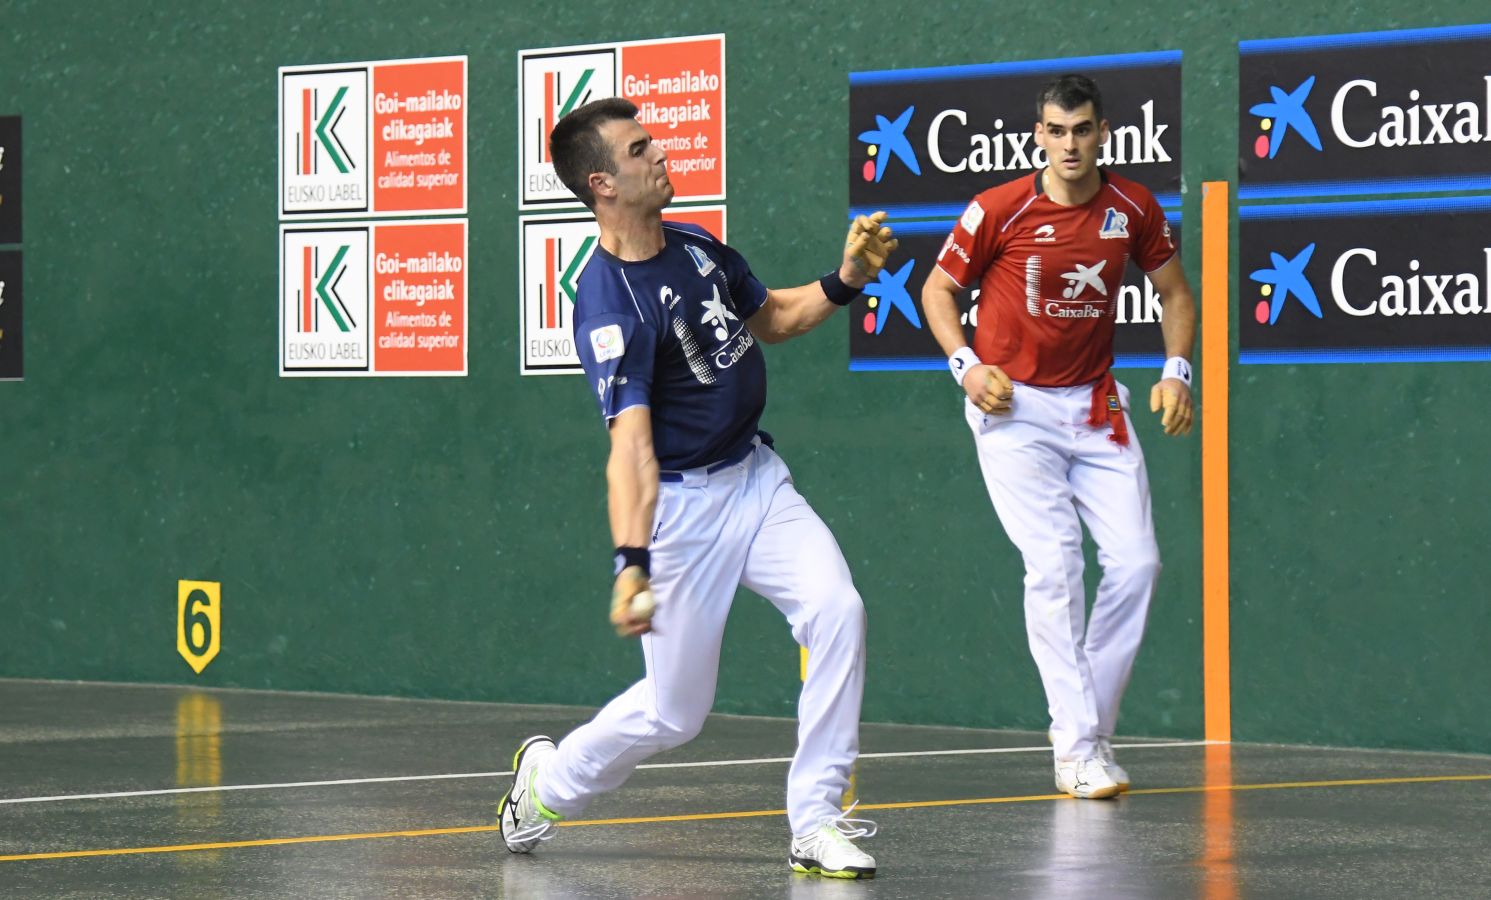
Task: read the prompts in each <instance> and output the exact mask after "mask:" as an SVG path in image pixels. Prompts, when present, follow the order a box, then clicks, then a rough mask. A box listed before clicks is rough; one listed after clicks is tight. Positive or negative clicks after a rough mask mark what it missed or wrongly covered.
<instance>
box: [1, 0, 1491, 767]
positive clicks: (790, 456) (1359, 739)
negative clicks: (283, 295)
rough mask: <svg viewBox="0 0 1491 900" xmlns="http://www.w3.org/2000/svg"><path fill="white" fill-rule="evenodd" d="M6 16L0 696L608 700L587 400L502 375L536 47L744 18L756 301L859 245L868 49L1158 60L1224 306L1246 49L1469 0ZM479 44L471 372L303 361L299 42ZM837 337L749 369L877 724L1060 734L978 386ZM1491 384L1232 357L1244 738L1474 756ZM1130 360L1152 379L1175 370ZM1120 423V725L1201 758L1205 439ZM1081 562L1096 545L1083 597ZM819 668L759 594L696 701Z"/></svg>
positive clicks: (742, 214)
mask: <svg viewBox="0 0 1491 900" xmlns="http://www.w3.org/2000/svg"><path fill="white" fill-rule="evenodd" d="M4 18H5V28H4V33H3V34H0V115H9V114H19V115H21V116H23V117H24V128H25V163H24V165H25V175H24V177H25V185H26V188H25V197H26V199H25V234H24V241H23V243H22V244H21V245H20V249H21V250H22V252H23V254H24V260H25V303H26V335H25V340H26V348H25V350H26V378H25V380H24V381H23V382H19V383H0V479H3V484H4V489H3V490H0V523H3V529H0V623H3V625H0V676H10V677H29V678H55V679H97V680H105V681H145V682H167V683H181V684H200V685H211V686H241V687H251V688H276V689H285V690H318V691H336V692H350V693H370V694H396V695H409V696H426V697H449V698H463V699H481V700H494V701H511V702H533V703H540V702H542V703H576V704H600V703H602V702H604V701H605V700H607V699H608V698H609V697H611V696H612V695H614V694H615V693H617V692H618V691H619V690H621V689H622V688H624V687H625V686H626V685H627V684H629V683H630V682H631V681H632V680H634V679H635V678H636V677H637V676H638V675H639V673H640V671H641V657H640V654H639V653H638V651H637V649H636V647H635V645H633V644H629V643H623V642H621V641H618V640H617V639H615V638H614V637H613V636H612V634H611V631H610V628H609V626H608V624H607V622H606V618H605V615H606V610H607V603H608V590H609V582H610V552H609V550H610V548H609V544H610V539H609V535H608V530H607V527H606V518H605V507H604V497H605V486H604V475H603V467H604V460H605V453H606V441H605V433H604V430H603V428H602V427H601V426H600V425H599V424H598V421H597V417H596V415H595V412H594V404H593V401H592V400H591V398H590V393H589V391H588V389H587V388H586V386H585V384H583V383H582V381H581V380H580V379H577V378H573V377H552V378H523V377H520V376H519V374H518V368H519V365H518V360H519V346H518V335H517V327H518V312H517V305H516V304H517V300H516V293H517V284H518V274H517V249H518V248H517V244H516V239H517V200H516V197H515V188H516V181H517V176H516V166H517V160H516V149H517V148H516V144H517V140H516V135H515V123H516V120H517V110H516V83H515V80H516V69H517V65H516V54H517V52H518V51H519V50H520V49H524V48H531V47H546V46H558V45H570V44H583V43H592V42H601V41H615V40H637V39H647V38H656V37H665V36H674V35H689V34H705V33H715V32H724V33H725V34H726V36H727V44H726V47H727V60H728V62H727V72H728V88H727V90H728V110H729V111H728V121H729V140H728V143H729V170H728V171H729V181H728V186H727V191H728V197H729V201H728V208H729V234H730V240H731V243H732V244H733V245H735V246H736V247H738V248H739V249H741V250H742V251H743V252H744V253H745V254H746V255H747V257H748V258H749V259H750V260H751V261H752V264H753V267H754V268H755V270H756V272H757V273H758V274H759V275H761V276H762V277H763V279H764V280H765V281H767V282H768V283H769V284H772V285H786V284H796V283H802V282H805V281H807V280H809V279H811V278H814V277H816V276H817V275H819V274H821V272H822V271H824V270H826V269H827V268H828V267H829V266H831V265H833V264H834V261H835V260H836V258H837V254H838V252H839V247H840V244H841V240H842V228H843V221H844V210H845V208H846V205H847V201H846V190H847V184H846V183H847V179H846V177H845V175H846V172H847V169H848V165H849V162H848V159H847V140H846V129H847V125H846V120H847V92H848V79H847V76H848V73H849V72H850V71H858V70H868V69H885V68H903V67H912V66H935V65H953V64H963V63H976V62H987V61H999V60H1015V59H1040V58H1049V57H1056V56H1079V55H1095V54H1109V53H1123V52H1136V51H1148V50H1170V49H1179V50H1181V51H1183V53H1184V76H1183V78H1184V109H1185V114H1186V124H1185V130H1184V177H1185V187H1186V191H1185V194H1184V218H1183V222H1184V228H1183V232H1184V235H1185V238H1186V239H1185V242H1184V246H1185V248H1186V250H1185V263H1186V266H1187V269H1188V271H1189V272H1190V274H1191V277H1192V282H1193V284H1196V285H1197V286H1198V288H1199V275H1200V260H1199V256H1198V253H1199V248H1200V245H1201V241H1200V240H1199V230H1198V229H1199V221H1200V199H1199V198H1200V185H1201V183H1202V182H1203V181H1207V180H1232V181H1235V173H1236V152H1237V151H1236V148H1237V140H1236V128H1237V118H1236V117H1237V113H1236V107H1237V102H1238V98H1237V48H1236V42H1237V40H1239V39H1248V38H1262V37H1280V36H1290V35H1299V34H1321V33H1332V32H1343V31H1365V30H1379V29H1387V28H1399V27H1421V26H1429V25H1443V24H1463V23H1473V22H1476V21H1478V20H1480V19H1484V18H1485V9H1484V7H1483V5H1482V4H1481V3H1479V2H1471V0H1442V2H1440V3H1437V4H1435V5H1434V9H1433V10H1432V12H1431V11H1429V10H1428V9H1427V8H1424V7H1410V6H1408V5H1405V4H1401V3H1393V2H1386V0H1365V2H1362V3H1359V4H1355V5H1351V6H1341V5H1339V4H1325V3H1318V2H1306V3H1297V4H1286V5H1283V6H1280V5H1277V4H1264V3H1242V4H1224V5H1213V6H1204V5H1203V6H1184V5H1179V6H1177V5H1175V4H1169V3H1152V2H1143V3H1125V4H1121V5H1114V6H1109V5H1106V4H1073V3H1062V2H1056V3H1040V4H1036V3H1018V2H1017V3H1001V4H992V3H933V4H923V5H916V6H909V7H908V6H894V5H892V6H884V5H881V6H876V7H866V8H857V7H852V6H844V5H831V6H830V5H814V4H802V3H789V2H779V0H769V2H760V3H754V4H731V3H720V2H714V0H706V2H699V3H692V4H683V3H669V2H657V0H638V2H636V3H633V4H630V5H628V6H625V7H605V8H598V7H595V6H592V5H591V4H586V3H575V2H569V0H556V2H550V3H546V4H542V5H541V6H540V7H535V6H533V5H531V4H518V3H511V2H507V0H502V2H498V3H488V4H477V3H458V2H449V0H428V2H425V3H421V4H408V3H395V2H388V0H371V2H358V3H350V2H330V3H320V4H312V5H306V4H292V3H284V2H264V3H257V4H241V3H221V2H214V3H181V2H176V0H164V2H160V3H155V4H139V3H123V4H92V3H89V4H85V3H79V2H72V0H61V2H56V0H54V2H33V0H11V2H10V3H9V4H7V11H6V14H5V17H4ZM456 54H466V55H469V57H470V62H469V111H468V116H469V127H470V144H469V147H470V164H469V177H470V191H469V205H470V215H469V219H470V262H469V279H470V280H469V287H470V301H469V304H470V305H469V310H470V326H469V339H470V356H469V366H470V373H469V375H468V376H467V377H464V378H420V379H393V378H379V379H336V378H329V379H284V378H280V377H278V375H277V365H276V360H277V350H276V347H277V324H276V323H277V318H276V317H277V313H276V303H277V277H278V255H277V254H278V250H277V220H276V199H275V197H276V140H277V119H276V68H277V67H278V66H281V65H298V64H310V63H327V62H338V61H356V60H376V59H397V58H412V57H422V56H445V55H456ZM1234 225H1235V217H1234ZM1234 231H1235V229H1234ZM1234 250H1235V238H1234ZM1234 258H1235V254H1234ZM1235 281H1236V277H1235V275H1234V285H1235ZM1220 314H1228V315H1234V316H1235V314H1234V313H1230V312H1224V311H1223V310H1221V309H1209V310H1207V311H1206V315H1220ZM846 330H847V329H846V325H845V323H844V321H843V320H842V319H838V320H835V321H832V322H830V323H829V324H828V325H826V326H825V327H823V328H821V329H819V330H818V331H817V332H815V333H813V334H811V335H809V336H807V337H804V338H802V339H800V340H797V341H794V342H791V343H788V344H785V345H782V346H777V347H771V348H768V349H767V351H766V352H767V356H768V361H769V367H770V371H771V385H772V387H771V401H770V405H769V407H768V412H767V416H766V418H765V420H764V422H763V424H764V426H765V427H766V428H768V429H769V430H771V431H772V432H773V434H774V435H775V436H776V438H777V441H778V447H779V449H780V451H781V452H782V454H783V456H784V457H785V458H786V459H787V461H788V462H789V464H790V465H791V466H792V468H793V471H794V474H795V476H796V480H797V483H798V486H799V488H800V489H801V490H802V492H803V493H804V494H805V495H806V496H807V497H808V498H809V500H810V501H812V503H813V504H814V505H815V507H816V508H817V510H818V511H819V513H820V514H821V515H822V516H823V518H824V519H825V520H827V522H828V523H829V524H830V526H831V527H832V528H833V530H834V532H835V534H836V535H837V536H838V539H839V541H840V543H841V545H842V546H843V549H844V552H845V554H846V556H847V558H848V560H849V563H850V566H851V569H852V571H853V573H854V576H855V580H856V583H857V584H858V586H859V588H860V590H861V592H862V594H863V595H864V598H865V603H866V606H867V608H868V611H869V616H870V647H869V653H870V656H869V660H870V663H869V683H868V689H867V695H866V702H865V717H866V719H868V720H874V721H891V722H921V723H951V724H957V725H968V726H981V727H1012V728H1028V729H1037V730H1040V729H1044V728H1045V726H1046V722H1047V720H1046V716H1045V709H1044V706H1045V704H1044V699H1043V695H1042V692H1041V689H1040V684H1039V680H1038V678H1037V675H1036V671H1035V668H1034V665H1033V663H1032V662H1031V660H1030V657H1029V653H1028V651H1027V649H1026V642H1025V632H1024V626H1023V621H1022V613H1021V575H1022V573H1021V567H1020V565H1019V561H1018V559H1017V556H1016V554H1015V552H1014V550H1013V548H1012V547H1011V546H1010V544H1009V542H1008V541H1007V540H1006V539H1005V537H1004V535H1003V533H1002V531H1001V530H1000V528H999V525H998V522H997V521H996V519H995V517H994V514H993V512H992V510H991V508H990V506H989V503H988V500H987V498H986V496H985V494H984V491H983V488H982V485H981V482H980V480H979V478H978V475H977V471H976V464H975V458H974V453H973V447H972V443H971V441H970V440H969V437H968V434H967V431H966V428H965V426H964V425H963V424H962V422H961V416H960V413H959V395H958V393H957V392H956V389H955V387H954V386H953V385H952V383H951V381H950V380H949V379H947V378H946V376H944V375H940V374H937V373H903V374H897V373H856V374H851V373H849V372H848V371H847V352H848V351H847V335H846ZM1159 347H1160V338H1159V334H1158V329H1156V333H1155V348H1156V350H1158V349H1159ZM1235 352H1236V346H1235V341H1234V345H1233V348H1232V353H1233V358H1234V360H1235ZM1487 371H1488V370H1487V369H1486V368H1485V367H1484V365H1477V364H1445V365H1416V364H1415V365H1407V364H1405V365H1382V366H1371V365H1317V366H1300V367H1291V366H1266V367H1263V366H1251V367H1238V366H1236V365H1234V366H1233V368H1232V380H1231V409H1232V413H1231V421H1232V435H1231V440H1230V446H1231V453H1232V483H1231V485H1230V487H1229V490H1230V496H1231V501H1232V575H1231V587H1232V637H1233V644H1232V661H1233V697H1232V701H1233V714H1234V736H1235V737H1236V738H1237V739H1239V740H1260V741H1287V742H1306V743H1319V744H1343V745H1356V746H1390V747H1413V748H1436V749H1449V750H1473V751H1482V750H1484V748H1485V747H1486V746H1487V745H1488V743H1491V724H1488V723H1491V693H1488V692H1487V691H1486V690H1485V687H1486V685H1487V684H1491V662H1488V654H1487V652H1486V646H1487V644H1488V639H1491V613H1488V612H1487V603H1486V598H1487V594H1488V591H1487V587H1486V585H1487V583H1488V581H1491V564H1488V563H1487V561H1486V556H1485V553H1484V550H1483V548H1484V545H1485V543H1486V533H1487V523H1488V515H1487V510H1488V509H1491V488H1488V482H1487V479H1486V478H1485V477H1484V475H1483V468H1484V459H1485V449H1484V448H1485V447H1486V444H1487V441H1488V438H1491V417H1487V416H1486V415H1485V412H1484V410H1485V391H1484V389H1483V387H1482V382H1483V381H1484V379H1485V377H1486V373H1487ZM1119 374H1120V378H1121V379H1123V380H1125V381H1126V382H1127V383H1128V384H1129V385H1130V386H1131V387H1133V388H1134V389H1135V394H1136V395H1138V396H1140V397H1143V396H1145V395H1146V393H1147V388H1148V386H1149V384H1151V383H1152V381H1153V380H1154V378H1155V377H1157V374H1158V373H1157V372H1156V371H1147V370H1126V371H1122V372H1120V373H1119ZM1208 389H1209V388H1208V386H1207V385H1205V384H1202V385H1200V392H1199V397H1200V402H1201V404H1202V408H1203V421H1204V409H1205V403H1206V398H1207V393H1208ZM1139 419H1140V421H1139V424H1138V431H1139V438H1140V440H1141V441H1142V443H1143V445H1144V447H1145V451H1146V454H1147V455H1148V458H1149V467H1150V473H1151V481H1152V484H1153V489H1154V505H1155V516H1156V521H1157V526H1158V531H1159V539H1160V545H1161V552H1162V555H1163V558H1164V560H1165V570H1164V574H1163V576H1162V579H1161V582H1160V587H1159V591H1158V595H1157V597H1156V598H1155V602H1154V607H1153V613H1152V616H1151V620H1150V624H1149V634H1148V638H1147V642H1146V645H1145V648H1144V651H1143V653H1142V654H1141V656H1140V659H1139V663H1138V666H1137V669H1136V671H1135V673H1134V677H1133V681H1132V684H1131V687H1130V690H1129V694H1128V698H1127V701H1126V706H1125V714H1124V719H1123V722H1122V724H1121V729H1120V730H1121V731H1122V732H1124V733H1127V734H1143V735H1167V736H1177V737H1191V738H1195V737H1200V736H1201V732H1202V724H1201V723H1202V708H1203V707H1202V704H1203V698H1202V687H1201V686H1202V659H1201V568H1200V558H1201V549H1202V544H1201V501H1200V498H1201V489H1202V484H1201V466H1200V441H1199V439H1198V437H1197V436H1195V435H1193V436H1192V437H1190V438H1187V439H1170V438H1166V437H1164V436H1163V435H1162V434H1161V433H1160V431H1159V429H1158V426H1157V424H1156V423H1155V422H1154V421H1153V420H1152V419H1151V418H1150V417H1148V416H1147V415H1144V416H1140V417H1139ZM1096 570H1097V567H1096V565H1095V562H1094V561H1092V560H1091V557H1089V576H1088V580H1089V584H1092V583H1093V582H1094V580H1095V573H1096ZM178 579H198V580H212V581H218V582H221V584H222V610H223V612H222V649H221V653H220V655H219V656H218V657H217V658H216V659H215V660H214V661H213V662H212V663H211V665H209V666H208V667H207V668H206V670H205V671H204V672H203V673H202V674H201V675H197V674H195V673H194V672H193V671H192V670H191V669H190V668H188V667H187V665H186V663H185V662H184V661H183V660H182V659H181V657H180V656H178V654H177V652H176V643H175V631H176V586H177V581H178ZM1476 598H1480V599H1476ZM797 677H798V653H797V649H796V647H795V646H794V645H793V643H792V639H791V636H790V635H789V634H788V632H787V629H786V627H785V625H784V623H783V622H782V621H781V620H780V618H779V616H778V615H777V614H776V613H775V611H774V610H773V609H772V608H771V607H770V605H769V604H767V603H766V602H765V601H762V600H760V599H759V598H757V597H754V596H752V595H748V594H744V593H743V594H742V595H741V597H740V598H739V599H738V602H737V605H736V609H735V612H734V614H733V616H732V619H731V622H730V625H729V630H728V634H727V637H726V650H725V656H724V661H723V664H722V672H721V677H720V688H719V698H718V703H717V709H718V710H720V711H725V712H735V713H752V714H767V715H783V716H787V715H791V714H793V712H794V709H795V700H796V684H797Z"/></svg>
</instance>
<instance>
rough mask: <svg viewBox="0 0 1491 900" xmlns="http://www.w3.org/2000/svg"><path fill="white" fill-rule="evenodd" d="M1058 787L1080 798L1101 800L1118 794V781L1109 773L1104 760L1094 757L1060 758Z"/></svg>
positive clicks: (1058, 761)
mask: <svg viewBox="0 0 1491 900" xmlns="http://www.w3.org/2000/svg"><path fill="white" fill-rule="evenodd" d="M1056 789H1057V790H1060V791H1065V792H1066V793H1068V794H1071V795H1072V796H1073V797H1076V798H1077V799H1078V800H1100V799H1102V798H1104V797H1116V796H1118V782H1116V781H1114V780H1113V777H1112V776H1110V775H1109V774H1108V770H1107V769H1106V768H1105V767H1104V766H1103V761H1102V760H1100V759H1097V758H1093V759H1065V760H1063V759H1058V760H1057V761H1056Z"/></svg>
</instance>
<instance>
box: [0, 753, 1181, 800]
mask: <svg viewBox="0 0 1491 900" xmlns="http://www.w3.org/2000/svg"><path fill="white" fill-rule="evenodd" d="M1208 743H1210V742H1209V741H1164V742H1153V743H1144V744H1114V745H1113V746H1114V748H1115V749H1134V750H1140V749H1145V748H1160V747H1204V746H1206V745H1207V744H1208ZM1038 752H1043V753H1050V752H1051V748H1050V747H1049V746H1038V747H984V748H973V749H968V750H905V751H901V752H894V753H861V754H860V755H859V758H860V759H891V758H896V757H908V756H974V755H978V754H987V753H1038ZM791 761H792V757H790V756H771V757H762V758H760V759H714V760H703V761H700V762H679V763H644V764H643V765H640V766H638V767H637V768H639V769H703V768H715V767H722V766H756V765H764V764H768V763H790V762H791ZM512 774H513V773H512V772H461V773H453V774H449V775H393V776H389V777H385V778H339V779H335V780H332V781H286V782H280V783H277V784H225V785H208V786H204V787H183V788H162V789H160V790H153V791H112V792H109V793H102V794H59V795H57V796H54V797H11V798H8V799H0V805H5V804H16V803H57V802H60V801H63V800H112V799H116V798H121V797H159V796H163V795H167V794H204V793H213V792H225V791H267V790H272V789H275V788H305V787H335V786H337V785H347V784H388V783H390V782H396V781H448V780H451V779H456V778H505V777H508V776H510V775H512Z"/></svg>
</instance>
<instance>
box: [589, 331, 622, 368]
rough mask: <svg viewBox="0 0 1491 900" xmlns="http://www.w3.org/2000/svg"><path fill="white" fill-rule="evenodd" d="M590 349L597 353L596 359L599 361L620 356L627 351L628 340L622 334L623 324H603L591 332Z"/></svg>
mask: <svg viewBox="0 0 1491 900" xmlns="http://www.w3.org/2000/svg"><path fill="white" fill-rule="evenodd" d="M590 349H591V351H592V352H594V353H595V361H596V362H598V363H603V362H605V361H606V360H608V359H616V358H618V357H620V356H621V355H622V354H623V353H625V352H626V341H625V340H624V339H623V338H622V336H621V326H620V325H614V324H612V325H603V326H601V327H600V328H597V329H596V330H594V331H592V332H590Z"/></svg>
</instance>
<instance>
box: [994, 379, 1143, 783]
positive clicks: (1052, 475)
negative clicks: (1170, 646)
mask: <svg viewBox="0 0 1491 900" xmlns="http://www.w3.org/2000/svg"><path fill="white" fill-rule="evenodd" d="M1118 390H1119V394H1120V397H1121V399H1122V402H1123V408H1124V415H1125V417H1127V416H1128V410H1129V391H1128V388H1125V387H1123V386H1122V385H1120V386H1119V388H1118ZM1091 404H1092V386H1091V385H1082V386H1078V387H1065V388H1042V387H1034V386H1032V385H1027V384H1018V383H1017V384H1016V385H1015V394H1014V403H1013V408H1012V409H1011V411H1010V413H1009V414H1007V415H985V414H984V413H982V412H980V411H979V410H978V408H977V407H975V406H974V405H973V404H972V403H968V402H965V404H964V412H965V415H966V417H967V419H968V424H969V427H970V428H972V429H973V435H974V442H975V444H976V445H977V447H978V461H979V467H980V468H981V469H982V470H983V474H984V484H985V485H986V486H987V487H988V489H989V498H990V499H991V500H993V501H994V510H995V512H997V513H998V514H999V521H1000V523H1002V524H1003V525H1004V530H1005V533H1006V534H1008V535H1009V538H1010V540H1011V541H1012V542H1013V543H1014V545H1015V546H1016V547H1017V548H1018V549H1019V550H1020V554H1021V556H1023V557H1024V560H1025V630H1026V633H1027V635H1028V637H1029V639H1030V652H1031V655H1032V656H1034V657H1035V663H1036V666H1037V668H1039V669H1040V672H1041V682H1042V683H1043V684H1044V685H1045V688H1046V702H1047V704H1048V705H1049V707H1050V712H1051V731H1052V735H1051V737H1052V744H1053V745H1054V747H1055V752H1056V758H1057V759H1086V758H1089V757H1092V756H1093V755H1094V754H1095V745H1094V741H1095V739H1096V738H1098V737H1111V736H1112V734H1113V729H1114V726H1115V725H1116V724H1117V721H1118V706H1119V703H1120V701H1121V700H1122V699H1123V691H1124V688H1125V687H1127V685H1128V682H1129V672H1130V671H1131V670H1132V669H1133V665H1134V657H1135V655H1137V654H1138V652H1139V642H1140V640H1141V639H1142V638H1143V636H1144V624H1145V620H1146V618H1147V617H1148V614H1149V599H1150V596H1151V595H1152V594H1153V593H1154V584H1155V579H1156V577H1157V576H1158V575H1159V572H1160V554H1159V548H1158V547H1157V546H1156V544H1155V538H1154V523H1153V520H1152V519H1151V518H1150V505H1149V477H1148V475H1147V474H1146V473H1145V470H1144V453H1143V451H1142V450H1141V449H1140V448H1139V439H1138V436H1137V435H1136V434H1135V432H1134V426H1133V424H1132V420H1130V424H1129V443H1128V446H1120V445H1118V444H1115V443H1114V442H1112V441H1110V440H1108V435H1110V434H1111V433H1112V429H1111V428H1110V427H1108V426H1107V425H1106V424H1105V425H1103V426H1102V427H1098V428H1095V427H1093V426H1091V425H1088V424H1087V417H1088V415H1089V410H1090V408H1091ZM1079 516H1080V521H1079ZM1082 523H1086V525H1087V530H1088V531H1089V532H1091V534H1092V537H1093V540H1095V541H1096V542H1097V545H1098V561H1099V562H1100V563H1101V564H1102V566H1103V579H1102V582H1101V583H1100V584H1099V585H1098V591H1097V598H1096V599H1095V600H1094V601H1093V606H1092V617H1091V619H1090V620H1088V619H1087V616H1086V591H1085V590H1084V587H1083V583H1082V569H1083V561H1082Z"/></svg>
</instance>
